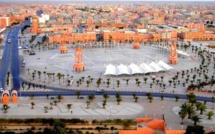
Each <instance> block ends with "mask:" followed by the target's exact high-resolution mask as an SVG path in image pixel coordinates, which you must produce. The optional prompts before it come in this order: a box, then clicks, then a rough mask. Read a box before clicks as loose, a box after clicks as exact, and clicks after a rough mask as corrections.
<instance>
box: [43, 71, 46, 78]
mask: <svg viewBox="0 0 215 134" xmlns="http://www.w3.org/2000/svg"><path fill="white" fill-rule="evenodd" d="M43 74H44V76H45V80H46V71H43Z"/></svg>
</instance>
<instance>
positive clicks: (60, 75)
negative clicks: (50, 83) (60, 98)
mask: <svg viewBox="0 0 215 134" xmlns="http://www.w3.org/2000/svg"><path fill="white" fill-rule="evenodd" d="M57 77H58V80H59V85H60V79H61V78H62V74H61V73H57Z"/></svg>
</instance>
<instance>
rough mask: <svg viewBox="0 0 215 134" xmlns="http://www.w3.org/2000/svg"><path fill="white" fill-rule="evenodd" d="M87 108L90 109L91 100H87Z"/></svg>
mask: <svg viewBox="0 0 215 134" xmlns="http://www.w3.org/2000/svg"><path fill="white" fill-rule="evenodd" d="M86 103H87V109H89V106H90V101H87V102H86Z"/></svg>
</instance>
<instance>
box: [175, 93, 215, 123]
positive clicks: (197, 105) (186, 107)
mask: <svg viewBox="0 0 215 134" xmlns="http://www.w3.org/2000/svg"><path fill="white" fill-rule="evenodd" d="M187 99H188V102H185V103H183V104H182V105H181V107H180V108H181V110H180V111H179V116H180V118H181V120H182V121H181V124H183V120H184V119H185V118H186V117H187V118H188V119H191V120H192V121H193V122H194V126H197V124H198V123H199V122H200V120H201V117H200V116H199V115H198V111H200V112H199V114H200V115H203V113H204V112H205V111H206V109H207V106H206V101H205V102H204V103H201V102H198V101H197V99H196V96H195V94H194V93H189V94H187ZM211 99H212V103H214V100H215V98H214V97H212V98H211ZM213 115H214V112H213V111H208V112H207V116H208V119H209V120H211V119H212V116H213Z"/></svg>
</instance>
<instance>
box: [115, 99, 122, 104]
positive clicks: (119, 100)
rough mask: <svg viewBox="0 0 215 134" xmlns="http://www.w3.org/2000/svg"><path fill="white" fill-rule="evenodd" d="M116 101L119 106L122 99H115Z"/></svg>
mask: <svg viewBox="0 0 215 134" xmlns="http://www.w3.org/2000/svg"><path fill="white" fill-rule="evenodd" d="M116 101H117V105H120V102H121V101H122V98H121V97H119V98H116Z"/></svg>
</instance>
